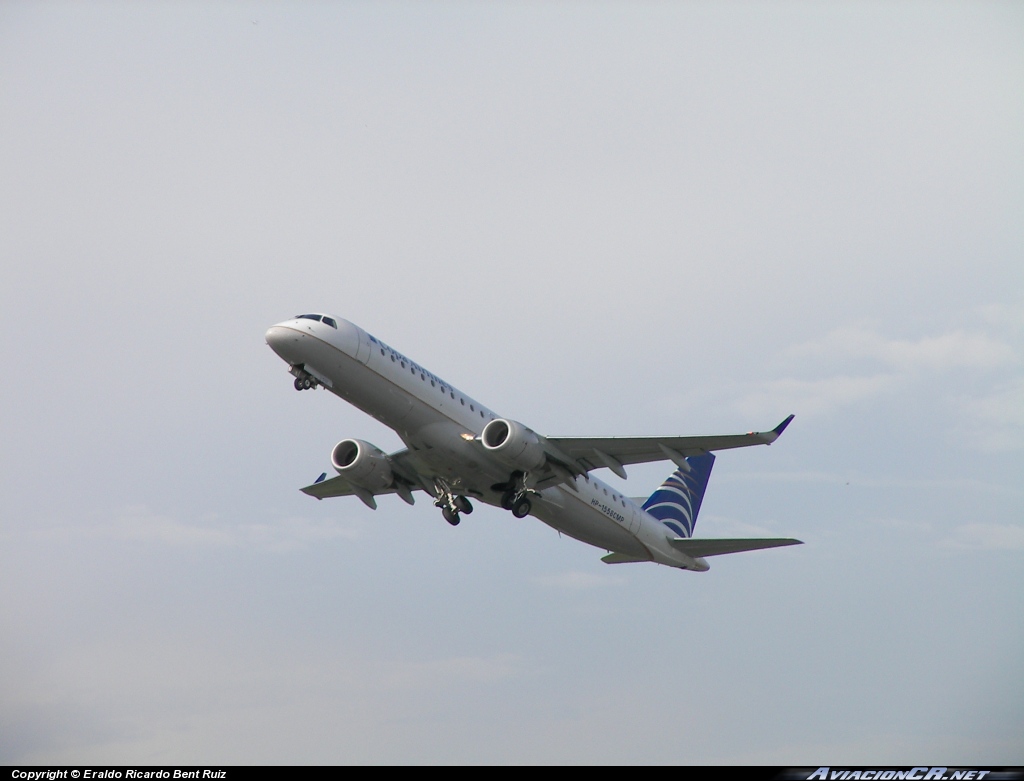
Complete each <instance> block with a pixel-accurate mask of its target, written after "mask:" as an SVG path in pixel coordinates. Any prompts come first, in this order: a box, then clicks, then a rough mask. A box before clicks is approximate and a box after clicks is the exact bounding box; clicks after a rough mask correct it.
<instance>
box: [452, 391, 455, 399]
mask: <svg viewBox="0 0 1024 781" xmlns="http://www.w3.org/2000/svg"><path fill="white" fill-rule="evenodd" d="M452 398H453V399H454V398H455V391H452Z"/></svg>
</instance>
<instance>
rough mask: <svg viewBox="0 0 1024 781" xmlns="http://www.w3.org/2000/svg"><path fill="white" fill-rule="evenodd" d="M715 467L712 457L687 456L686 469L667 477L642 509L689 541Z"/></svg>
mask: <svg viewBox="0 0 1024 781" xmlns="http://www.w3.org/2000/svg"><path fill="white" fill-rule="evenodd" d="M714 463H715V456H714V454H713V453H706V454H704V455H702V456H688V457H687V459H686V464H687V466H688V467H689V469H687V470H684V469H677V470H676V471H675V472H673V473H672V474H671V475H669V477H668V479H667V480H665V482H664V483H662V484H661V485H660V486H658V490H656V491H655V492H654V493H653V494H651V496H650V498H649V499H648V500H647V501H646V502H644V506H643V509H644V510H645V511H646V512H647V513H649V514H650V515H652V516H654V517H655V518H657V519H658V520H659V521H661V522H662V523H663V524H665V525H666V526H667V527H668V528H669V529H671V530H672V531H673V532H675V533H676V534H678V535H679V536H680V537H692V536H693V527H694V526H695V525H696V523H697V513H698V512H700V504H701V500H702V499H703V498H704V491H705V490H706V489H707V487H708V478H709V477H710V476H711V467H712V466H713V465H714Z"/></svg>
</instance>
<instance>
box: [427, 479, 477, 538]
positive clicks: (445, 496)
mask: <svg viewBox="0 0 1024 781" xmlns="http://www.w3.org/2000/svg"><path fill="white" fill-rule="evenodd" d="M434 488H435V489H436V490H437V498H436V499H435V500H434V506H435V507H440V508H441V515H443V516H444V519H445V520H446V521H448V523H450V524H451V525H452V526H458V525H459V521H460V520H462V519H461V518H460V517H459V514H460V513H463V514H465V515H469V514H470V513H471V512H473V505H472V503H471V502H470V501H469V499H467V498H466V497H465V496H462V495H461V494H455V493H453V492H452V489H451V488H449V487H448V483H446V482H445V481H444V480H441V479H440V478H438V479H437V480H435V482H434Z"/></svg>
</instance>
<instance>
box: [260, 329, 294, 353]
mask: <svg viewBox="0 0 1024 781" xmlns="http://www.w3.org/2000/svg"><path fill="white" fill-rule="evenodd" d="M263 338H264V339H266V340H267V344H268V345H269V346H270V349H271V350H273V351H274V352H275V353H277V354H278V355H281V352H282V350H283V349H284V346H285V342H286V341H287V339H288V329H287V328H285V327H283V326H282V325H281V324H280V323H278V324H277V325H272V326H270V328H268V329H267V332H266V333H265V334H264V335H263Z"/></svg>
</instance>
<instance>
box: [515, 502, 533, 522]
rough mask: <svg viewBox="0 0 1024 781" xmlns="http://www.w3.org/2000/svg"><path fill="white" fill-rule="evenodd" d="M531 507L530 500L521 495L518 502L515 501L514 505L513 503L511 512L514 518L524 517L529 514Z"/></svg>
mask: <svg viewBox="0 0 1024 781" xmlns="http://www.w3.org/2000/svg"><path fill="white" fill-rule="evenodd" d="M531 509H533V505H532V504H530V500H529V499H527V498H526V497H523V498H522V499H520V500H519V501H518V502H516V503H515V505H513V507H512V514H513V515H514V516H515V517H516V518H525V517H526V516H527V515H529V514H530V510H531Z"/></svg>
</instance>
